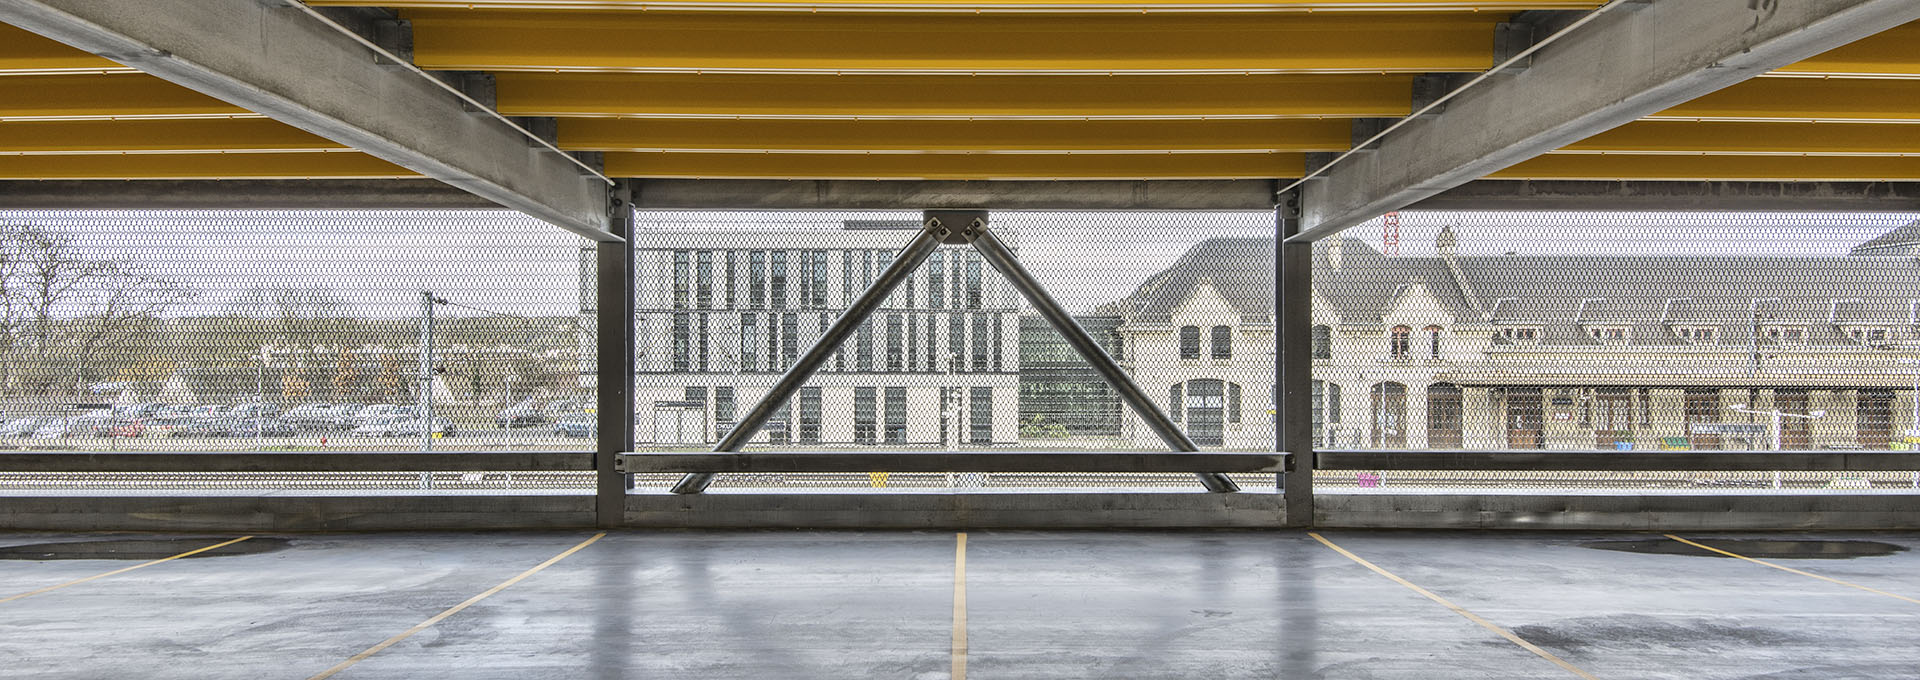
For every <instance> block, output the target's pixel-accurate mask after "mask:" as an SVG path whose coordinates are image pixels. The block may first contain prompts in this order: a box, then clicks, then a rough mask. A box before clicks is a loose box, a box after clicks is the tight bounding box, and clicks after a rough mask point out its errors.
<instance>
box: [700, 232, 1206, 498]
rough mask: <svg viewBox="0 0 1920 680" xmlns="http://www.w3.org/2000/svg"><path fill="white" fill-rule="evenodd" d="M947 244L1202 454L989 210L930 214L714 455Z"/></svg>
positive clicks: (1172, 435)
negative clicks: (970, 254)
mask: <svg viewBox="0 0 1920 680" xmlns="http://www.w3.org/2000/svg"><path fill="white" fill-rule="evenodd" d="M943 243H953V244H958V243H966V244H970V245H972V246H973V248H974V250H976V251H979V253H980V256H981V258H982V259H984V260H986V261H987V262H989V263H991V264H992V265H993V267H994V268H995V269H997V270H999V271H1000V273H1001V275H1003V276H1005V277H1007V280H1008V282H1009V283H1010V284H1012V285H1013V287H1014V288H1015V289H1016V290H1019V291H1020V294H1021V295H1022V296H1025V297H1026V298H1027V301H1028V302H1030V303H1032V304H1033V306H1034V307H1035V308H1036V309H1037V310H1039V312H1040V315H1041V316H1043V317H1045V318H1046V319H1047V322H1048V323H1050V324H1052V325H1053V328H1054V330H1056V331H1059V333H1060V335H1061V336H1062V337H1065V338H1066V340H1067V342H1068V344H1071V345H1072V346H1073V348H1074V350H1075V351H1078V352H1079V353H1080V356H1082V357H1084V358H1085V359H1086V360H1087V363H1089V364H1092V365H1093V367H1094V370H1096V371H1098V372H1099V373H1100V376H1101V377H1102V378H1105V379H1106V381H1107V383H1108V384H1109V385H1112V386H1113V388H1114V391H1116V392H1118V393H1120V398H1121V400H1122V401H1125V402H1126V403H1127V405H1128V406H1131V407H1133V410H1134V412H1136V413H1139V414H1140V417H1141V418H1142V419H1145V420H1146V421H1147V425H1148V427H1151V428H1153V431H1154V433H1155V434H1158V435H1159V436H1160V439H1161V440H1162V441H1165V442H1166V443H1167V446H1168V447H1170V448H1172V449H1173V450H1175V451H1178V452H1182V453H1190V452H1196V451H1199V450H1200V448H1199V447H1198V446H1195V445H1194V443H1193V440H1191V439H1188V438H1187V435H1186V433H1184V432H1182V431H1181V430H1180V428H1179V426H1177V425H1174V424H1173V421H1172V420H1171V419H1169V418H1167V415H1166V414H1165V413H1163V412H1161V411H1160V409H1159V408H1158V407H1156V406H1154V405H1153V402H1152V401H1151V400H1149V399H1148V398H1147V395H1146V393H1145V392H1142V391H1140V387H1139V386H1138V385H1135V384H1134V383H1133V379H1132V378H1129V377H1127V374H1126V372H1125V371H1124V370H1122V369H1121V368H1120V366H1119V364H1117V363H1115V362H1114V361H1113V357H1111V356H1108V355H1107V353H1106V351H1104V350H1102V349H1100V346H1099V344H1097V343H1095V342H1094V341H1093V338H1092V337H1089V336H1088V335H1087V332H1086V330H1084V329H1082V328H1080V325H1079V324H1077V323H1075V322H1074V321H1073V317H1072V316H1070V315H1068V314H1067V312H1066V310H1064V309H1061V308H1060V305H1059V303H1057V302H1054V300H1053V296H1051V295H1049V294H1047V291H1046V289H1045V288H1043V287H1041V285H1040V283H1039V282H1038V281H1035V280H1034V278H1033V275H1032V274H1029V273H1028V272H1027V270H1026V268H1025V267H1022V266H1021V265H1020V261H1019V260H1018V259H1017V258H1016V257H1015V256H1014V254H1013V251H1012V250H1010V249H1008V248H1007V247H1006V245H1005V244H1003V243H1001V242H1000V240H999V239H997V238H995V237H994V236H993V234H992V233H990V232H988V231H987V213H986V212H984V211H928V212H927V214H926V218H925V220H924V221H923V222H922V227H921V230H920V233H919V234H916V235H915V236H914V237H913V240H912V241H909V242H908V243H907V245H906V247H905V248H903V249H901V251H900V256H899V257H898V258H897V259H895V260H894V261H893V265H892V266H890V267H887V269H886V271H883V272H881V273H880V276H879V278H878V279H877V280H875V281H874V282H873V287H871V288H868V289H867V290H866V292H864V293H861V294H860V298H859V299H857V300H854V302H853V304H852V305H851V306H849V307H848V308H847V312H846V313H845V314H842V315H841V316H840V318H839V319H837V320H835V321H834V322H833V325H832V326H831V327H829V328H828V329H827V332H826V334H824V335H822V336H821V337H820V341H819V342H816V343H814V344H813V346H812V347H809V348H807V353H806V354H805V355H803V356H801V357H800V359H799V361H797V362H795V363H794V365H793V368H791V369H788V370H787V373H786V375H783V376H781V377H780V381H779V382H777V383H774V386H773V389H772V390H770V391H768V392H767V394H766V396H765V397H762V398H761V399H760V401H759V403H757V404H755V405H754V407H753V410H751V411H748V412H747V415H746V417H745V418H742V419H741V420H740V424H739V425H736V426H735V427H734V428H733V431H732V432H729V433H727V436H726V437H725V438H723V439H721V440H720V443H719V444H718V445H716V446H714V448H713V450H714V452H715V453H738V452H739V451H740V449H741V448H742V447H744V446H746V444H747V441H748V440H750V439H752V438H753V437H754V436H755V435H757V434H759V433H760V428H762V427H765V426H766V424H767V420H768V419H770V418H772V417H773V412H774V410H775V409H778V408H779V407H780V406H781V405H782V404H785V403H786V402H787V400H788V399H790V398H792V397H793V394H794V393H795V392H797V391H799V390H800V386H801V385H802V384H804V383H806V381H807V379H808V378H811V377H813V374H814V373H815V372H817V371H819V370H820V367H821V366H822V365H824V364H826V362H827V358H828V357H830V356H832V354H833V352H834V351H835V350H837V349H839V347H840V345H841V344H842V343H844V342H846V339H847V337H848V336H851V335H852V334H853V332H854V331H855V330H856V329H858V328H859V327H860V324H861V323H864V322H865V321H866V320H867V318H868V317H870V316H872V315H873V313H874V311H875V310H878V309H879V308H880V305H881V303H882V302H884V301H885V300H886V298H887V296H888V295H890V294H892V293H893V290H894V289H895V288H897V287H899V285H900V284H901V283H902V282H904V281H905V280H906V279H907V278H908V277H910V276H912V275H913V271H914V270H915V269H918V268H919V267H920V265H921V264H922V263H924V262H926V260H927V258H928V257H929V256H931V255H933V251H934V250H935V249H937V248H939V247H940V246H941V244H943ZM1197 474H1198V476H1199V477H1200V483H1201V485H1203V486H1205V487H1206V488H1207V490H1208V491H1212V492H1215V493H1231V492H1234V491H1239V490H1240V487H1239V486H1238V485H1236V484H1234V483H1233V480H1230V479H1227V477H1226V475H1223V474H1220V473H1215V472H1202V473H1197ZM714 475H715V473H711V472H696V473H691V474H688V475H686V476H685V477H681V478H680V481H679V483H676V484H674V485H673V489H672V491H673V493H677V494H696V493H700V492H702V491H705V490H706V489H707V487H708V486H709V485H711V484H713V478H714Z"/></svg>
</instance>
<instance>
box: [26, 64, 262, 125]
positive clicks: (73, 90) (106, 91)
mask: <svg viewBox="0 0 1920 680" xmlns="http://www.w3.org/2000/svg"><path fill="white" fill-rule="evenodd" d="M234 115H247V116H253V115H256V114H252V113H249V112H248V111H247V110H246V109H242V108H240V107H238V106H234V105H232V104H228V103H226V102H223V101H220V100H218V99H214V98H212V97H209V96H206V95H204V94H200V93H198V92H194V91H193V90H189V89H187V88H184V87H181V86H179V85H175V84H173V83H170V82H167V81H164V80H161V79H159V78H155V77H153V76H149V75H146V74H141V73H125V74H108V75H59V76H18V77H11V78H0V121H5V120H9V119H17V118H114V117H135V118H139V117H201V118H214V117H223V116H234Z"/></svg>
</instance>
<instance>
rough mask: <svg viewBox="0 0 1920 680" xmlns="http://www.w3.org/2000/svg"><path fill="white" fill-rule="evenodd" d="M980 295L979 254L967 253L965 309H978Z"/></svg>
mask: <svg viewBox="0 0 1920 680" xmlns="http://www.w3.org/2000/svg"><path fill="white" fill-rule="evenodd" d="M980 297H981V296H980V256H979V255H978V254H975V253H967V309H979V308H980Z"/></svg>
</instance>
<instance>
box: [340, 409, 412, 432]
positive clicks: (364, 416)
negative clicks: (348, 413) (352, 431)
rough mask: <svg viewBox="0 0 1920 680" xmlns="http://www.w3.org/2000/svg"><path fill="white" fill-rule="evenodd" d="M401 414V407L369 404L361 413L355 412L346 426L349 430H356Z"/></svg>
mask: <svg viewBox="0 0 1920 680" xmlns="http://www.w3.org/2000/svg"><path fill="white" fill-rule="evenodd" d="M399 414H400V407H399V406H395V405H393V404H368V405H366V406H363V407H361V408H360V410H359V411H355V412H354V414H353V416H352V417H350V418H349V419H348V420H347V422H346V423H344V425H346V427H348V428H355V427H359V426H361V425H366V424H369V423H372V422H374V421H376V420H384V419H386V418H391V417H393V416H396V415H399Z"/></svg>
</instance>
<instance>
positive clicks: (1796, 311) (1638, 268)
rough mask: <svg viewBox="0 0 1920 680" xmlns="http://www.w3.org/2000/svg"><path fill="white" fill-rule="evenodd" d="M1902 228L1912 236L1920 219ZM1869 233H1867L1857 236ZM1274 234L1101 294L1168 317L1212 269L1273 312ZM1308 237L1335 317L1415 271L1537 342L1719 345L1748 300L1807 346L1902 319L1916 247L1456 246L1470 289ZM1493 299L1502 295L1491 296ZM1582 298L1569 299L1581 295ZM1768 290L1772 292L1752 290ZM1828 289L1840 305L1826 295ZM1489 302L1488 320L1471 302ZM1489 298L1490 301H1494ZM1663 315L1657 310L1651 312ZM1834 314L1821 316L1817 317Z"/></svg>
mask: <svg viewBox="0 0 1920 680" xmlns="http://www.w3.org/2000/svg"><path fill="white" fill-rule="evenodd" d="M1902 231H1910V232H1912V233H1913V234H1914V235H1915V237H1916V239H1920V222H1917V223H1915V224H1912V225H1907V226H1905V227H1902V228H1900V229H1898V230H1895V231H1894V232H1890V233H1889V234H1888V235H1887V236H1883V237H1881V238H1880V239H1875V241H1880V240H1882V239H1886V238H1888V237H1889V236H1894V235H1896V234H1899V233H1900V232H1902ZM1869 243H1873V242H1871V241H1870V242H1869ZM1273 244H1274V242H1273V240H1272V239H1212V240H1208V241H1204V242H1201V243H1199V244H1197V245H1195V246H1194V247H1193V248H1192V249H1190V250H1188V251H1187V253H1186V254H1185V255H1183V256H1182V257H1181V258H1180V260H1179V261H1177V262H1175V263H1174V264H1173V265H1172V266H1171V267H1169V268H1167V269H1166V270H1164V271H1161V272H1159V273H1158V274H1155V275H1154V276H1152V277H1151V278H1149V279H1148V280H1147V281H1146V282H1145V283H1143V284H1141V286H1140V287H1139V288H1138V289H1137V290H1136V291H1134V293H1133V294H1132V295H1130V296H1128V297H1127V298H1125V299H1123V300H1120V301H1118V302H1116V303H1114V304H1113V305H1110V306H1108V308H1107V309H1108V310H1109V313H1120V314H1124V315H1126V316H1128V317H1129V318H1130V319H1131V320H1133V321H1136V322H1145V323H1166V322H1167V321H1168V320H1169V319H1170V317H1171V313H1172V311H1173V309H1174V308H1175V307H1176V306H1177V305H1179V304H1181V303H1182V302H1183V301H1185V300H1186V299H1187V298H1188V297H1189V296H1190V295H1191V294H1192V292H1193V289H1194V288H1195V287H1196V286H1198V284H1199V283H1200V282H1201V281H1203V280H1205V281H1211V282H1212V283H1213V285H1214V286H1215V287H1216V288H1217V289H1219V290H1220V292H1221V294H1222V295H1223V296H1225V297H1226V299H1227V300H1228V302H1230V303H1232V304H1233V305H1234V306H1235V308H1237V309H1238V310H1239V311H1240V313H1241V314H1242V315H1245V316H1249V317H1260V320H1261V321H1268V320H1270V318H1271V315H1272V314H1273V278H1272V277H1273ZM1332 248H1333V243H1332V242H1331V241H1322V242H1321V243H1319V244H1316V246H1315V249H1314V286H1315V288H1316V290H1317V291H1318V292H1319V294H1320V295H1321V297H1322V298H1323V299H1325V300H1326V301H1327V303H1328V304H1329V305H1331V306H1332V307H1333V311H1334V312H1335V313H1336V314H1337V315H1338V316H1339V317H1340V318H1341V320H1342V322H1343V323H1352V324H1377V323H1380V320H1381V314H1382V313H1383V312H1385V311H1387V310H1390V309H1392V307H1393V305H1392V302H1393V301H1394V299H1395V297H1396V296H1398V295H1403V294H1405V292H1406V290H1407V288H1408V284H1411V283H1414V282H1420V283H1424V284H1425V285H1426V287H1427V288H1428V290H1429V291H1430V292H1431V293H1432V294H1433V295H1434V297H1435V298H1436V299H1438V300H1439V301H1440V302H1441V304H1442V305H1443V306H1445V307H1446V308H1447V309H1448V310H1449V311H1450V312H1451V314H1452V315H1453V317H1454V318H1453V323H1454V324H1456V325H1460V324H1478V323H1486V322H1489V321H1491V323H1493V324H1495V325H1497V326H1514V325H1521V326H1538V327H1540V329H1541V335H1542V337H1541V343H1542V344H1548V345H1598V344H1599V342H1598V341H1597V340H1594V339H1593V338H1592V337H1591V336H1590V335H1588V333H1587V331H1586V329H1585V328H1583V326H1582V324H1581V323H1575V321H1574V319H1575V318H1576V316H1579V317H1580V318H1581V319H1582V320H1583V322H1584V323H1585V324H1587V325H1609V326H1612V325H1622V326H1631V327H1632V328H1633V331H1632V338H1633V344H1634V345H1636V346H1661V345H1673V346H1680V345H1686V344H1688V343H1687V342H1686V341H1685V340H1683V339H1681V338H1679V337H1678V336H1677V335H1675V334H1674V332H1673V330H1672V326H1676V325H1689V326H1714V327H1718V328H1719V329H1720V330H1719V343H1720V344H1722V345H1730V344H1731V345H1745V344H1747V342H1748V341H1749V338H1750V336H1751V333H1752V327H1753V322H1754V318H1753V315H1752V314H1753V308H1754V305H1755V302H1754V300H1755V299H1756V298H1759V299H1762V300H1763V301H1762V302H1760V303H1758V310H1759V323H1760V324H1761V325H1763V326H1764V325H1770V324H1778V325H1789V326H1806V327H1807V328H1808V331H1809V338H1808V343H1809V344H1811V345H1856V343H1854V342H1853V341H1852V340H1850V339H1848V338H1847V337H1845V335H1844V334H1843V332H1842V329H1841V328H1840V327H1841V326H1846V325H1883V326H1890V327H1895V328H1911V327H1912V326H1913V323H1912V319H1910V317H1909V315H1910V314H1911V313H1913V305H1914V304H1915V301H1920V259H1916V258H1910V257H1859V256H1758V255H1751V256H1749V255H1726V256H1712V257H1698V256H1659V255H1651V256H1639V255H1631V256H1625V255H1596V256H1552V255H1547V256H1524V255H1506V256H1469V257H1459V258H1456V259H1455V263H1456V264H1457V265H1458V267H1459V269H1460V272H1461V274H1463V275H1464V276H1465V277H1466V279H1467V281H1468V282H1469V284H1470V288H1471V289H1472V290H1473V292H1474V293H1475V294H1476V297H1477V299H1476V300H1474V301H1471V302H1470V301H1469V300H1468V299H1467V293H1466V292H1463V291H1462V290H1461V288H1460V287H1459V286H1458V285H1457V284H1456V279H1455V276H1454V274H1453V272H1452V271H1450V268H1449V267H1448V266H1447V262H1446V260H1445V259H1443V258H1441V257H1388V256H1386V255H1384V254H1382V253H1381V252H1380V251H1379V250H1376V249H1374V248H1373V247H1371V246H1368V245H1367V244H1366V243H1364V242H1362V241H1359V240H1357V239H1344V240H1343V241H1342V242H1341V243H1340V244H1339V248H1340V256H1339V260H1340V267H1338V268H1337V269H1336V268H1335V267H1333V266H1332V265H1333V262H1332ZM1502 298H1512V299H1510V300H1506V301H1501V300H1502ZM1590 298H1601V299H1599V300H1590V301H1588V302H1587V303H1586V309H1585V311H1584V312H1582V311H1581V309H1580V307H1581V301H1582V300H1584V299H1590ZM1766 298H1780V302H1778V303H1775V302H1771V301H1764V300H1765V299H1766ZM1836 301H1838V304H1837V306H1836V304H1835V303H1836ZM1475 303H1477V306H1478V308H1479V309H1481V310H1486V311H1488V312H1494V314H1493V318H1491V319H1487V318H1485V317H1484V316H1483V315H1482V314H1481V313H1479V312H1476V311H1474V308H1475V306H1476V304H1475ZM1496 309H1497V312H1496V311H1495V310H1496ZM1663 315H1664V317H1665V321H1664V322H1663V320H1662V319H1663ZM1829 315H1832V318H1833V323H1829Z"/></svg>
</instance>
